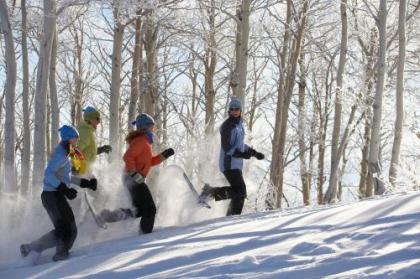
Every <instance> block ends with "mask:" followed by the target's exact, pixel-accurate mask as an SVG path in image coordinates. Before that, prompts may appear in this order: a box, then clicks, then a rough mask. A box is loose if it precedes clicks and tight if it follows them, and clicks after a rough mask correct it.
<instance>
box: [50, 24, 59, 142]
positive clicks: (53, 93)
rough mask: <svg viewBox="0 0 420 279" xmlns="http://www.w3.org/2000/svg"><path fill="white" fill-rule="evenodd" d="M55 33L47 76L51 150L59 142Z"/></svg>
mask: <svg viewBox="0 0 420 279" xmlns="http://www.w3.org/2000/svg"><path fill="white" fill-rule="evenodd" d="M57 42H58V36H57V32H55V35H54V41H53V45H52V49H51V65H50V75H49V85H50V106H51V144H50V146H51V148H54V146H55V145H56V144H58V142H59V141H60V139H59V136H58V129H59V128H60V127H59V126H60V109H59V107H58V96H57V83H56V81H55V72H56V69H55V67H56V63H57Z"/></svg>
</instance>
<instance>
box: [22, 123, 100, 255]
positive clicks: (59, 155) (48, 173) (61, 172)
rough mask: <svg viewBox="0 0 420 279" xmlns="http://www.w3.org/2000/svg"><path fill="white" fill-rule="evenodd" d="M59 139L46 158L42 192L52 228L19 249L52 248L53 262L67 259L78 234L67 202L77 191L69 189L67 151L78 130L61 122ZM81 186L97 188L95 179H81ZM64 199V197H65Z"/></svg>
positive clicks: (69, 174) (37, 250)
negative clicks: (53, 253) (49, 155)
mask: <svg viewBox="0 0 420 279" xmlns="http://www.w3.org/2000/svg"><path fill="white" fill-rule="evenodd" d="M59 132H60V137H61V142H60V143H59V144H58V145H57V147H56V148H55V150H54V152H53V153H52V154H51V157H50V159H49V160H48V164H47V168H46V169H45V172H44V188H43V191H42V194H41V201H42V205H43V206H44V208H45V210H46V211H47V213H48V216H49V217H50V219H51V222H52V223H53V225H54V229H53V230H52V231H50V232H48V233H46V234H45V235H43V236H42V237H41V238H39V239H37V240H35V241H33V242H31V243H29V244H22V245H21V246H20V252H21V254H22V256H23V257H26V256H27V255H28V254H29V253H30V252H36V253H41V252H42V251H44V250H45V249H48V248H52V247H55V248H56V253H55V255H54V256H53V258H52V259H53V260H54V261H59V260H64V259H67V258H68V256H69V250H70V249H71V247H72V246H73V243H74V241H75V239H76V236H77V227H76V222H75V219H74V215H73V211H72V209H71V207H70V205H69V203H68V202H67V199H69V200H72V199H75V198H76V196H77V191H76V190H75V189H73V188H70V178H71V177H70V176H71V163H70V158H69V153H70V150H71V148H73V146H75V145H76V143H77V141H78V138H79V133H78V132H77V130H76V129H74V128H73V127H71V126H67V125H64V126H62V127H61V128H60V129H59ZM80 187H82V188H89V189H91V190H93V191H95V190H96V180H95V179H93V180H87V179H84V180H83V181H81V183H80ZM66 198H67V199H66Z"/></svg>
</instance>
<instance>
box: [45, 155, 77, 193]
mask: <svg viewBox="0 0 420 279" xmlns="http://www.w3.org/2000/svg"><path fill="white" fill-rule="evenodd" d="M65 160H67V156H65V154H64V153H61V152H60V151H59V150H55V151H54V153H53V154H52V156H51V158H50V160H49V161H48V165H47V169H46V170H45V177H44V181H45V182H46V183H47V184H49V185H51V186H53V187H55V188H57V187H58V186H59V185H60V183H61V182H64V183H66V182H65V181H61V180H60V179H59V178H58V177H57V171H58V170H59V169H60V168H61V167H62V166H63V164H65ZM69 166H70V164H69ZM70 168H71V166H70ZM70 171H71V169H70ZM69 180H70V179H69Z"/></svg>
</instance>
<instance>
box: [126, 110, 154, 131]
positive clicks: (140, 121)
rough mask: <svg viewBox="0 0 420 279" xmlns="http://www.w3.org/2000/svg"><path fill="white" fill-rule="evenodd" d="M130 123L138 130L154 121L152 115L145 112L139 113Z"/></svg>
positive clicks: (152, 123) (151, 124)
mask: <svg viewBox="0 0 420 279" xmlns="http://www.w3.org/2000/svg"><path fill="white" fill-rule="evenodd" d="M131 124H133V125H136V127H137V130H140V129H142V128H147V127H149V126H153V125H155V121H154V120H153V117H151V116H150V115H148V114H147V113H140V114H139V115H138V116H137V118H136V121H133V122H131Z"/></svg>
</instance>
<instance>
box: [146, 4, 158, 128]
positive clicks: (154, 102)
mask: <svg viewBox="0 0 420 279" xmlns="http://www.w3.org/2000/svg"><path fill="white" fill-rule="evenodd" d="M154 17H155V15H154V11H149V12H148V13H147V15H146V19H145V23H144V28H145V33H144V36H145V38H144V48H145V51H146V60H147V74H146V75H147V78H146V92H145V93H146V94H145V100H144V101H145V105H144V108H145V112H146V113H148V114H150V115H151V116H153V117H154V118H155V121H156V120H158V119H157V117H158V113H159V111H158V105H159V100H158V88H159V80H158V73H157V49H156V45H157V33H158V27H157V26H156V23H155V19H154Z"/></svg>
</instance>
